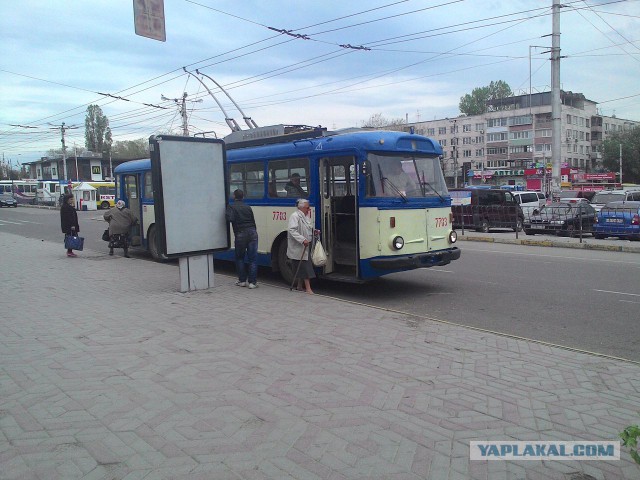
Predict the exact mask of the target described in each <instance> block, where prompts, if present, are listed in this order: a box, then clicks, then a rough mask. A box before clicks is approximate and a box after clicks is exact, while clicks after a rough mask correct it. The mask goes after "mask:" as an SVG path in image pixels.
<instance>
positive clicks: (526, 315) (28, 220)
mask: <svg viewBox="0 0 640 480" xmlns="http://www.w3.org/2000/svg"><path fill="white" fill-rule="evenodd" d="M78 213H79V218H80V230H81V234H82V235H83V236H84V237H85V247H86V248H89V249H95V250H99V251H100V250H103V251H104V252H105V253H106V252H107V247H106V243H105V242H103V241H102V240H101V239H100V236H101V234H102V231H103V230H104V229H105V228H106V223H105V222H104V221H102V219H101V218H102V213H103V212H101V211H98V212H78ZM0 230H1V231H5V232H9V233H14V234H17V235H22V236H25V237H30V238H40V239H42V240H43V241H47V242H58V243H60V248H61V250H62V249H63V246H62V240H63V235H62V233H61V232H60V222H59V213H58V211H57V210H42V209H31V208H18V209H7V208H3V209H1V210H0ZM459 246H460V248H461V249H462V257H461V259H460V260H458V261H457V262H454V263H452V264H450V265H447V266H445V267H438V268H431V269H421V270H414V271H411V272H404V273H399V274H393V275H389V276H386V277H383V278H381V279H378V280H375V281H373V282H369V283H367V284H364V285H352V284H344V283H334V282H318V284H317V285H316V286H315V287H314V289H315V291H316V292H317V293H321V294H325V295H331V296H335V297H339V298H342V299H347V300H351V301H354V302H361V303H366V304H369V305H375V306H378V307H381V308H387V309H391V310H398V311H402V312H408V313H412V314H415V315H417V316H418V317H416V321H417V322H419V321H423V320H421V319H420V318H421V317H422V318H425V319H426V318H431V319H436V320H441V321H448V322H453V323H456V324H460V325H468V326H473V327H477V328H481V329H486V330H490V331H495V332H499V333H503V334H508V335H514V336H519V337H525V338H530V339H535V340H540V341H544V342H549V343H553V344H556V345H562V346H566V347H570V348H576V349H580V350H586V351H591V352H595V353H600V354H604V355H610V356H614V357H620V358H624V359H629V360H634V361H640V330H638V320H639V318H640V314H639V311H640V281H638V278H640V254H638V253H624V252H608V251H597V250H574V249H564V248H545V247H534V246H524V245H509V244H492V243H477V242H471V241H466V242H460V243H459ZM134 255H135V256H137V257H138V258H149V259H150V257H149V255H147V254H146V253H134ZM3 261H11V260H7V259H4V260H3ZM215 268H216V273H219V274H228V275H233V267H232V265H230V264H228V263H224V262H217V263H216V267H215ZM177 274H178V273H177V270H176V275H177ZM261 281H262V282H269V283H276V284H281V281H280V280H279V278H278V277H277V276H276V275H274V274H272V273H271V272H270V271H268V269H261V270H260V272H259V282H261Z"/></svg>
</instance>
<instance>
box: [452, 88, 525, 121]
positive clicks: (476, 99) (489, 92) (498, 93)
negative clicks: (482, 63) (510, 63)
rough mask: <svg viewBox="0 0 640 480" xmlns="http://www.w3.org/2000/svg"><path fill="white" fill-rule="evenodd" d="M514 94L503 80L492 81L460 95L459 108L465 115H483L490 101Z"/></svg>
mask: <svg viewBox="0 0 640 480" xmlns="http://www.w3.org/2000/svg"><path fill="white" fill-rule="evenodd" d="M512 95H513V92H512V91H511V87H510V86H509V84H507V82H505V81H503V80H497V81H495V82H491V83H490V84H489V85H488V86H486V87H478V88H474V89H473V90H472V91H471V93H470V94H469V93H467V94H466V95H464V96H462V97H460V103H459V104H458V108H459V109H460V112H461V113H464V114H465V115H481V114H483V113H487V111H488V103H489V102H491V101H494V100H500V99H503V98H508V97H511V96H512ZM506 108H507V107H499V108H496V110H505V109H506Z"/></svg>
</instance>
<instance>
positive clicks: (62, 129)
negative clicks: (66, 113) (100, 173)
mask: <svg viewBox="0 0 640 480" xmlns="http://www.w3.org/2000/svg"><path fill="white" fill-rule="evenodd" d="M49 125H52V124H51V123H50V124H49ZM53 127H54V128H52V129H51V130H60V135H61V137H62V139H61V140H60V141H61V142H62V168H63V170H62V172H63V180H69V177H68V176H67V145H66V144H65V143H64V132H66V131H67V130H71V129H74V128H78V127H76V126H71V127H65V126H64V122H62V125H60V126H59V127H56V126H55V125H54V126H53Z"/></svg>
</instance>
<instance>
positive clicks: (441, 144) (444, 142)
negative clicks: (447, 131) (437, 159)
mask: <svg viewBox="0 0 640 480" xmlns="http://www.w3.org/2000/svg"><path fill="white" fill-rule="evenodd" d="M438 142H440V146H441V147H446V146H447V139H446V138H445V139H442V140H438Z"/></svg>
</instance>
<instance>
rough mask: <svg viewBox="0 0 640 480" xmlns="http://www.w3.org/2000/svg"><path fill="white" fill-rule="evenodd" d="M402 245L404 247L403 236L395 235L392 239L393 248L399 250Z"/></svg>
mask: <svg viewBox="0 0 640 480" xmlns="http://www.w3.org/2000/svg"><path fill="white" fill-rule="evenodd" d="M402 247H404V238H402V237H395V238H394V239H393V248H395V249H396V250H400V249H401V248H402Z"/></svg>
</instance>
